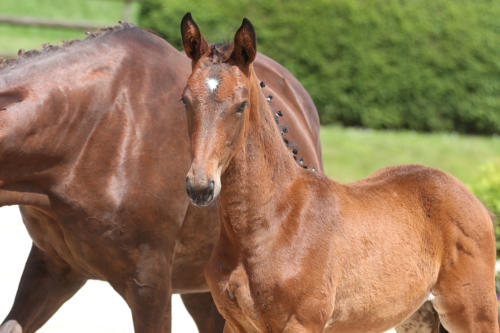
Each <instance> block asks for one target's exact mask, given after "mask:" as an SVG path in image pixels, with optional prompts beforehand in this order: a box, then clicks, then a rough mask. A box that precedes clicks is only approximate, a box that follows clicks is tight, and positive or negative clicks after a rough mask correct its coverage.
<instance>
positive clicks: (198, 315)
mask: <svg viewBox="0 0 500 333" xmlns="http://www.w3.org/2000/svg"><path fill="white" fill-rule="evenodd" d="M181 298H182V302H183V303H184V305H185V306H186V309H187V310H188V311H189V314H190V315H191V317H193V319H194V321H195V322H196V326H198V330H199V331H200V333H221V332H222V331H223V329H224V323H225V321H224V318H223V317H222V316H221V315H220V314H219V311H217V308H216V306H215V303H214V300H213V298H212V295H210V293H209V292H206V293H197V294H183V295H181Z"/></svg>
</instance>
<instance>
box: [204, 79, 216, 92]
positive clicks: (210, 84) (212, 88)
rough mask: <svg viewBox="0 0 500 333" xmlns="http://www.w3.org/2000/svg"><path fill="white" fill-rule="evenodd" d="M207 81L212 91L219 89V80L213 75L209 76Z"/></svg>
mask: <svg viewBox="0 0 500 333" xmlns="http://www.w3.org/2000/svg"><path fill="white" fill-rule="evenodd" d="M205 83H206V84H207V87H208V90H210V92H212V93H213V92H214V91H215V89H217V86H218V85H219V80H217V79H214V78H212V77H208V78H207V79H206V80H205Z"/></svg>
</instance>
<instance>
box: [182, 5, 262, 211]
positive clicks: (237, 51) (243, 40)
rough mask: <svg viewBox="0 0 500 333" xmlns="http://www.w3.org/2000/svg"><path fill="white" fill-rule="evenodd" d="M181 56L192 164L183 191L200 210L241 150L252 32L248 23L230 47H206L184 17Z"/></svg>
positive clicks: (252, 51)
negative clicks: (187, 69) (186, 64)
mask: <svg viewBox="0 0 500 333" xmlns="http://www.w3.org/2000/svg"><path fill="white" fill-rule="evenodd" d="M181 33H182V41H183V43H184V50H185V51H186V54H187V55H188V57H190V58H191V59H192V65H193V72H192V74H191V76H190V77H189V79H188V81H187V85H186V88H185V89H184V93H183V96H182V101H183V102H184V104H185V105H186V109H187V118H188V123H189V135H190V137H191V148H192V164H191V168H190V170H189V172H188V174H187V177H186V189H187V193H188V195H189V197H190V199H191V201H192V202H193V203H194V204H196V205H198V206H207V205H209V204H211V203H212V202H214V200H215V199H216V198H217V196H218V195H219V193H220V189H221V181H220V177H221V174H222V173H223V172H224V170H225V169H226V167H227V166H228V164H229V162H230V160H231V158H232V156H233V155H234V152H235V151H236V149H238V148H239V147H240V144H241V142H242V137H243V133H244V131H245V126H244V124H245V120H246V119H248V110H249V108H250V106H251V105H252V104H253V103H254V104H256V103H257V102H256V101H252V100H251V98H250V96H251V94H250V92H251V89H252V83H251V73H252V68H251V65H252V62H253V60H254V59H255V55H256V52H257V51H256V46H255V32H254V29H253V26H252V24H251V23H250V21H248V20H247V19H244V20H243V23H242V24H241V27H240V28H239V29H238V31H237V32H236V35H235V36H234V41H233V43H232V44H230V45H208V44H207V42H206V40H205V38H203V36H202V35H201V33H200V30H199V29H198V26H197V25H196V23H195V22H194V21H193V19H192V18H191V15H190V14H189V13H188V14H186V15H185V16H184V18H183V19H182V23H181Z"/></svg>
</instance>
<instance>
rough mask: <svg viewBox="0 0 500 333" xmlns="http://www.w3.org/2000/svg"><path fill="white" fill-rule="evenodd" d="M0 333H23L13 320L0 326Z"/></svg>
mask: <svg viewBox="0 0 500 333" xmlns="http://www.w3.org/2000/svg"><path fill="white" fill-rule="evenodd" d="M0 333H23V328H22V327H21V325H19V323H18V322H17V321H15V320H9V321H8V322H6V323H4V324H3V325H2V326H0Z"/></svg>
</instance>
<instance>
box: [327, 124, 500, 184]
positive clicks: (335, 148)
mask: <svg viewBox="0 0 500 333" xmlns="http://www.w3.org/2000/svg"><path fill="white" fill-rule="evenodd" d="M321 142H322V145H323V162H324V165H325V171H326V173H327V174H328V175H329V176H330V177H332V178H333V179H335V180H338V181H342V182H348V181H353V180H356V179H360V178H363V177H366V176H368V175H369V174H371V173H372V172H374V171H375V170H378V169H380V168H383V167H386V166H390V165H397V164H407V163H419V164H424V165H428V166H431V167H435V168H438V169H441V170H444V171H447V172H449V173H451V174H452V175H454V176H455V177H457V178H459V179H460V180H462V181H463V182H464V183H466V184H473V183H475V182H476V181H477V177H478V172H479V169H480V167H481V166H482V165H484V164H485V163H487V162H489V161H494V160H498V158H499V157H500V138H499V137H478V136H466V135H456V134H427V133H426V134H422V133H416V132H409V131H401V132H399V131H375V130H364V129H354V128H342V127H337V126H329V127H323V128H322V129H321Z"/></svg>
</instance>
